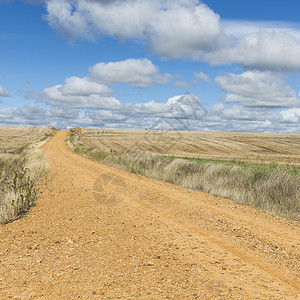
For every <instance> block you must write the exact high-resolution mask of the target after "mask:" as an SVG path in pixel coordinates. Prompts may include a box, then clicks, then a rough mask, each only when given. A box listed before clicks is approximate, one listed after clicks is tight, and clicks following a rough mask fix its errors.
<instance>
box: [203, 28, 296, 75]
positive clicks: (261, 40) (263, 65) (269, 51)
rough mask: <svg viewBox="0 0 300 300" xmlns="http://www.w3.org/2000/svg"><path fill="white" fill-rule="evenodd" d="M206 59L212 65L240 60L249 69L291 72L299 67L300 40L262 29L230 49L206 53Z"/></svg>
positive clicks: (285, 34) (242, 39) (245, 37)
mask: <svg viewBox="0 0 300 300" xmlns="http://www.w3.org/2000/svg"><path fill="white" fill-rule="evenodd" d="M206 59H207V60H208V61H209V62H210V63H211V64H213V65H224V64H232V63H240V64H242V65H243V66H245V67H247V68H252V69H266V70H275V69H279V70H287V71H293V70H298V69H300V43H299V42H298V41H297V40H296V39H295V37H293V36H292V35H290V34H287V33H284V32H268V31H266V30H263V29H261V30H259V31H258V32H256V33H253V34H250V35H248V36H244V37H242V38H241V39H239V40H238V42H237V44H236V45H235V46H233V47H231V48H230V47H227V48H226V47H225V48H223V49H219V50H217V51H215V52H212V53H208V54H207V56H206Z"/></svg>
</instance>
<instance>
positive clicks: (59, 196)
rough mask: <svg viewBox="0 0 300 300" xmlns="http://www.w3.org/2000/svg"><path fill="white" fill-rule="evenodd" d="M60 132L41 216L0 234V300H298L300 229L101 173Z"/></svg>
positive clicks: (51, 152)
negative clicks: (43, 299)
mask: <svg viewBox="0 0 300 300" xmlns="http://www.w3.org/2000/svg"><path fill="white" fill-rule="evenodd" d="M67 134H68V132H67V131H60V132H59V133H58V134H56V135H55V136H54V137H53V138H52V139H51V140H50V141H49V142H48V143H47V144H46V145H45V146H44V149H45V151H46V155H47V158H48V160H49V163H50V165H51V169H52V170H51V174H50V175H49V178H48V184H47V186H46V185H45V184H43V185H42V184H41V194H40V199H39V201H38V203H37V206H36V207H34V208H33V209H32V211H31V212H30V213H29V214H28V215H27V216H26V217H24V218H22V219H20V220H17V221H15V222H13V223H10V224H7V225H4V226H1V227H0V234H1V246H0V298H1V299H7V298H8V297H10V298H14V297H15V298H16V299H22V298H25V299H28V298H29V299H30V298H45V299H68V298H69V299H75V298H84V299H86V298H94V299H97V298H100V299H101V298H103V299H136V298H139V299H170V298H175V299H299V298H300V290H299V287H300V280H299V278H300V277H299V276H300V234H299V233H300V225H299V224H298V223H295V222H289V221H286V220H282V219H279V218H275V217H272V216H270V215H268V214H266V213H263V212H260V211H258V210H257V209H254V208H251V207H247V206H243V205H237V204H235V203H234V202H232V201H229V200H226V199H221V198H216V197H213V196H210V195H206V194H202V193H199V192H196V191H191V190H187V189H184V188H181V187H177V186H174V185H171V184H167V183H164V182H159V181H156V180H153V179H149V178H144V177H141V176H137V175H134V174H128V173H126V172H124V171H120V170H117V169H113V168H110V167H107V166H103V165H100V164H97V163H95V162H92V161H89V160H87V159H85V158H83V157H80V156H78V155H76V154H74V153H72V152H71V151H70V150H69V149H68V147H67V145H66V144H65V141H64V140H65V138H66V136H67Z"/></svg>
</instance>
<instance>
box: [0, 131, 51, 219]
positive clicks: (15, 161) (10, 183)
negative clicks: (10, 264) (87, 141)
mask: <svg viewBox="0 0 300 300" xmlns="http://www.w3.org/2000/svg"><path fill="white" fill-rule="evenodd" d="M23 131H24V132H23ZM55 132H56V129H55V128H53V127H49V128H33V130H32V128H27V129H26V128H24V127H23V128H16V127H15V128H9V127H8V128H5V127H1V128H0V224H4V223H7V222H10V221H12V220H14V219H16V218H17V217H19V216H20V215H22V214H24V213H25V212H26V211H28V209H30V207H32V206H34V205H35V203H36V200H37V196H38V194H37V192H38V191H37V187H36V182H37V180H38V179H40V178H41V177H42V176H45V174H46V173H47V172H48V164H47V161H46V159H45V157H44V155H43V151H42V150H41V149H40V147H41V145H42V144H43V143H44V142H45V141H46V140H47V139H48V138H49V137H50V136H53V135H54V133H55Z"/></svg>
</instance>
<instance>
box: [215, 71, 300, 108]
mask: <svg viewBox="0 0 300 300" xmlns="http://www.w3.org/2000/svg"><path fill="white" fill-rule="evenodd" d="M215 81H216V83H217V84H218V85H219V86H220V87H221V89H222V90H224V91H225V92H227V93H228V94H227V96H226V98H225V102H226V103H240V104H241V105H242V106H246V107H261V108H281V107H293V106H297V105H299V103H300V101H299V99H298V98H297V96H296V92H295V91H294V90H293V89H292V88H291V87H290V86H289V85H288V84H286V83H285V82H284V81H283V80H282V79H281V78H280V76H279V75H278V74H276V73H272V72H271V71H268V72H263V71H257V70H253V71H246V72H244V73H242V74H238V75H237V74H232V73H229V74H227V75H225V76H218V77H216V78H215Z"/></svg>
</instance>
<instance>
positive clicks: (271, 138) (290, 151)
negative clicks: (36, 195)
mask: <svg viewBox="0 0 300 300" xmlns="http://www.w3.org/2000/svg"><path fill="white" fill-rule="evenodd" d="M78 142H81V143H82V144H83V145H85V147H86V148H87V149H90V150H93V149H98V150H102V151H106V152H109V151H111V150H112V151H119V152H122V153H124V152H143V153H149V154H154V155H163V156H174V157H191V158H201V159H208V160H217V161H224V162H230V161H235V162H244V163H247V164H259V165H268V164H272V163H276V164H278V165H282V166H300V135H289V134H273V133H244V132H206V131H168V130H119V129H82V131H81V135H80V138H79V140H78Z"/></svg>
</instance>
